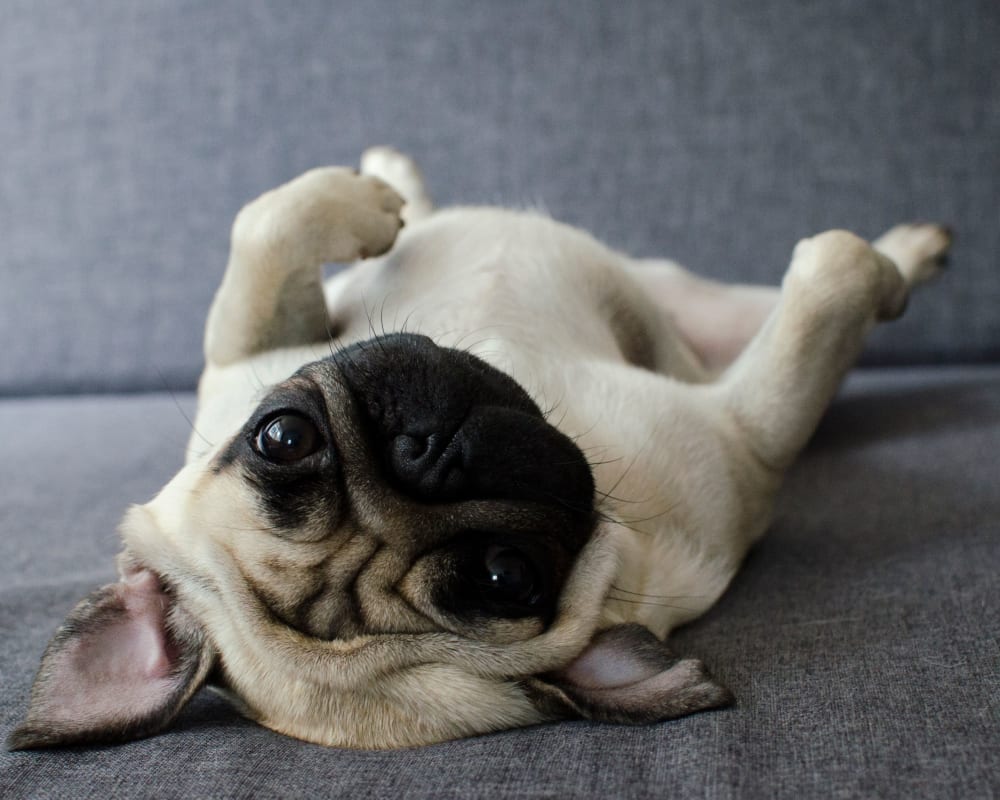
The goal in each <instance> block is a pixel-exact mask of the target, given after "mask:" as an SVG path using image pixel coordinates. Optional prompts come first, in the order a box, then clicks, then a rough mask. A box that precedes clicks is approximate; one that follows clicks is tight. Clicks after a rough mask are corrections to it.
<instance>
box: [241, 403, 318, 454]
mask: <svg viewBox="0 0 1000 800" xmlns="http://www.w3.org/2000/svg"><path fill="white" fill-rule="evenodd" d="M321 444H322V436H321V435H320V432H319V430H317V428H316V426H315V425H314V424H313V423H312V422H311V421H310V420H308V419H307V418H306V417H303V416H301V415H299V414H287V413H286V414H281V415H280V416H277V417H271V418H269V419H266V420H264V422H263V423H262V424H261V426H260V427H259V428H258V429H257V437H256V439H255V440H254V445H255V447H256V449H257V452H258V453H260V454H261V455H262V456H264V458H266V459H267V460H268V461H273V462H275V463H278V464H293V463H295V462H296V461H301V460H302V459H304V458H306V457H307V456H311V455H312V454H313V453H315V452H316V451H317V450H319V448H320V445H321Z"/></svg>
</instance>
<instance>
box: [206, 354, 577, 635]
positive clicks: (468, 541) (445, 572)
mask: <svg viewBox="0 0 1000 800" xmlns="http://www.w3.org/2000/svg"><path fill="white" fill-rule="evenodd" d="M210 473H211V477H209V478H207V480H208V481H212V480H213V479H216V480H217V482H221V483H225V484H229V483H231V482H232V481H233V480H235V481H236V482H238V483H239V484H240V485H241V486H243V487H244V489H243V490H242V491H240V492H239V498H238V500H237V499H236V498H231V499H230V500H229V502H231V503H233V502H238V503H240V504H241V505H242V507H241V509H240V511H241V513H240V518H241V519H242V520H244V521H246V520H252V521H253V522H252V524H251V525H250V526H249V527H250V528H251V529H252V530H250V531H247V532H246V535H245V536H243V538H242V539H239V537H233V536H232V535H230V533H231V532H230V533H226V534H225V535H224V537H223V538H224V539H225V541H226V542H227V543H228V544H229V545H230V546H231V552H230V555H231V557H232V559H233V564H234V567H235V569H237V570H238V571H239V572H240V573H241V574H242V577H243V578H244V579H245V580H246V584H247V586H248V587H249V589H250V591H251V592H253V593H254V595H255V596H256V597H257V598H258V599H259V600H260V603H261V604H262V605H263V606H264V607H265V608H266V609H267V610H268V612H269V613H270V614H272V615H273V616H274V618H275V619H277V620H279V621H280V622H281V623H283V624H284V625H287V626H288V627H289V628H292V629H294V630H296V631H299V632H300V633H302V634H304V635H306V636H309V637H313V638H317V639H322V640H334V639H341V640H342V639H350V638H353V637H357V636H361V635H365V634H384V633H419V632H427V631H438V630H444V631H450V632H453V633H458V634H461V635H463V636H467V637H470V638H475V639H483V640H486V641H504V642H506V641H513V640H518V639H527V638H529V637H531V636H535V635H537V634H539V633H541V632H542V631H543V630H544V629H545V628H546V626H547V625H548V624H549V623H551V621H552V619H553V617H554V614H555V610H556V603H557V600H558V598H559V596H560V592H561V589H562V586H563V584H564V582H565V580H566V577H567V575H568V574H569V571H570V569H571V568H572V566H573V564H574V561H575V560H576V557H577V555H578V554H579V552H580V550H581V549H582V548H583V546H584V544H585V543H586V542H587V540H588V539H589V537H590V534H591V532H592V529H593V524H594V522H593V520H594V500H593V498H594V486H593V481H592V479H591V475H590V470H589V468H588V465H587V462H586V461H585V459H584V457H583V455H582V454H581V453H580V451H579V449H578V448H577V447H576V446H575V445H574V444H573V443H572V442H571V441H570V440H569V439H568V438H567V437H566V436H564V435H563V434H561V433H559V432H558V431H557V430H556V429H555V428H553V427H552V426H551V425H549V424H548V423H547V422H546V421H545V419H544V417H543V415H542V413H541V411H540V410H539V408H538V407H537V406H536V405H535V404H534V403H533V402H532V401H531V399H530V398H529V397H528V396H527V395H526V394H525V392H524V391H523V390H522V389H521V388H520V386H518V385H517V384H516V383H515V382H514V381H513V380H511V379H510V378H508V377H507V376H505V375H503V374H501V373H500V372H497V371H496V370H494V369H492V368H491V367H489V366H487V365H486V364H484V363H483V362H482V361H479V360H478V359H476V358H474V357H472V356H469V355H467V354H465V353H462V352H459V351H455V350H448V349H443V348H439V347H437V346H436V345H434V344H433V343H431V341H430V340H429V339H426V338H423V337H417V336H408V335H394V336H389V337H383V338H381V339H378V340H375V341H371V342H367V343H363V344H360V345H355V346H353V347H351V348H349V349H347V350H345V351H343V352H341V353H339V354H338V355H336V356H335V357H333V358H331V359H329V360H326V361H322V362H318V363H314V364H311V365H309V366H307V367H306V368H304V369H303V370H301V371H300V372H299V373H298V374H297V375H296V376H295V377H293V378H292V379H291V380H289V381H287V382H285V383H284V384H283V385H281V386H280V387H278V388H276V389H275V390H274V391H272V392H271V393H270V394H269V396H268V397H267V398H266V399H265V400H264V401H263V402H262V403H261V404H260V406H259V408H258V409H257V410H256V412H255V413H254V414H253V415H252V416H251V417H250V419H249V420H248V421H247V422H246V424H245V426H244V427H243V430H242V431H240V433H239V434H237V435H236V436H235V437H234V438H233V439H232V441H231V442H229V444H228V445H227V446H225V447H224V449H222V451H221V452H219V453H218V454H217V455H216V456H215V458H214V459H213V460H212V463H211V467H210ZM237 524H239V523H237Z"/></svg>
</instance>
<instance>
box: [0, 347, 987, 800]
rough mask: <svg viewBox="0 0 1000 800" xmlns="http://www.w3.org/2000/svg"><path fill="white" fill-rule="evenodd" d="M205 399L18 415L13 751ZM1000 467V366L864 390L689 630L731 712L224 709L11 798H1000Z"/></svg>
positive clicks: (8, 760) (904, 375)
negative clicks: (38, 681)
mask: <svg viewBox="0 0 1000 800" xmlns="http://www.w3.org/2000/svg"><path fill="white" fill-rule="evenodd" d="M191 405H192V399H191V397H190V396H189V395H182V396H181V397H179V398H177V399H176V400H175V399H174V398H172V397H170V396H165V395H145V396H135V397H100V398H76V399H72V400H70V399H47V400H7V401H3V402H0V430H2V431H4V440H5V445H6V451H5V452H6V453H7V454H8V458H7V459H6V460H5V462H4V466H3V468H2V470H3V471H2V473H0V478H2V480H0V529H2V530H3V532H4V533H3V537H2V539H0V636H2V639H3V641H4V646H3V647H2V648H0V675H2V676H3V687H4V690H3V692H2V693H0V736H4V737H5V736H6V735H7V734H8V733H9V731H10V730H11V729H12V727H13V726H14V725H15V724H16V722H17V721H18V719H19V718H20V715H21V714H22V713H23V711H24V708H25V703H26V700H27V692H28V688H29V686H30V681H31V678H32V675H33V672H34V669H35V667H36V665H37V661H38V658H39V656H40V655H41V652H42V650H43V649H44V647H45V643H46V642H47V640H48V638H49V636H50V635H51V634H52V632H53V631H54V629H55V627H56V626H57V625H58V623H59V622H60V621H61V619H62V618H63V616H64V615H65V614H66V613H67V612H68V610H69V609H70V608H71V607H72V605H73V603H74V602H75V601H76V600H77V599H78V598H79V597H80V596H82V595H83V594H85V593H86V592H88V591H89V590H90V589H91V588H93V587H94V586H96V585H99V584H100V583H101V582H104V581H107V580H109V579H111V578H112V576H113V567H112V561H111V559H112V557H113V555H114V553H115V552H116V549H117V542H116V538H115V535H114V527H115V523H116V521H117V518H118V517H119V515H120V514H121V512H122V511H123V510H124V508H125V507H126V505H127V504H128V503H130V502H141V501H144V500H146V499H148V498H149V497H150V495H151V494H152V492H154V491H155V489H156V488H157V487H158V486H159V485H160V484H161V483H162V482H163V481H164V480H165V479H166V478H167V477H168V476H169V475H170V474H171V473H172V471H173V470H174V469H175V468H176V467H177V466H178V464H179V459H180V452H181V450H182V449H183V444H184V441H185V440H186V437H187V436H188V435H189V433H190V427H189V423H188V422H187V420H186V419H185V416H184V413H183V412H186V413H190V409H191ZM998 450H1000V368H997V367H989V368H986V367H982V368H934V369H920V370H898V369H897V370H889V369H882V370H878V371H864V372H860V373H857V374H855V375H854V376H853V378H852V379H851V381H850V383H849V385H848V387H847V388H846V390H845V391H844V392H843V394H842V396H841V397H840V399H839V400H838V401H837V402H836V403H835V404H834V406H833V408H832V410H831V411H830V413H829V414H828V416H827V418H826V419H825V421H824V422H823V424H822V425H821V427H820V430H819V432H818V433H817V436H816V437H815V439H814V441H813V443H812V444H811V446H810V448H809V449H808V451H807V453H806V455H805V457H804V458H803V459H802V460H801V462H800V463H799V464H798V465H797V466H796V467H795V468H794V469H793V470H792V473H791V475H790V478H789V481H788V483H787V486H786V488H785V490H784V491H783V493H782V497H781V502H780V505H779V510H778V514H777V518H776V521H775V524H774V526H773V529H772V531H771V532H770V533H769V534H768V536H767V537H766V538H765V539H764V541H763V542H762V543H761V544H760V545H759V546H758V547H757V548H756V549H755V550H754V551H753V552H752V553H751V555H750V557H749V558H748V561H747V563H746V565H745V568H744V570H743V571H742V572H741V573H740V574H739V575H738V576H737V578H736V580H735V581H734V583H733V585H732V586H731V587H730V589H729V591H728V592H727V593H726V594H725V595H724V597H723V598H722V600H721V602H720V603H719V604H718V605H717V606H716V607H715V608H714V609H713V610H712V611H710V612H709V614H708V615H707V616H706V617H704V618H702V619H701V620H700V621H698V622H695V623H694V624H692V625H690V626H688V627H687V628H684V629H681V630H680V631H679V632H678V634H677V635H676V636H675V638H674V646H675V648H676V649H677V651H678V652H680V653H683V654H685V655H693V656H697V657H699V658H702V659H703V660H705V661H706V663H707V664H708V665H709V666H710V667H711V669H712V670H713V671H714V672H715V674H716V675H717V676H718V677H719V678H720V679H721V680H722V681H723V682H725V683H726V684H727V685H728V686H729V687H730V688H731V689H732V690H733V692H734V693H735V694H736V697H737V704H736V706H735V707H733V708H730V709H726V710H722V711H716V712H710V713H706V714H702V715H697V716H693V717H689V718H686V719H682V720H677V721H674V722H669V723H664V724H660V725H654V726H648V727H638V728H627V727H617V726H602V725H594V724H588V723H563V724H558V725H547V726H542V727H538V728H532V729H523V730H516V731H509V732H506V733H501V734H496V735H492V736H484V737H479V738H475V739H470V740H465V741H459V742H451V743H447V744H443V745H438V746H434V747H427V748H420V749H414V750H406V751H399V752H353V751H348V750H336V749H325V748H322V747H317V746H313V745H309V744H305V743H302V742H298V741H295V740H292V739H288V738H285V737H283V736H279V735H277V734H274V733H271V732H269V731H266V730H264V729H262V728H259V727H257V726H255V725H253V724H252V723H250V722H247V721H245V720H243V719H242V718H240V717H239V716H238V715H237V714H236V713H235V712H234V711H233V710H232V709H230V708H229V707H228V706H227V705H226V704H225V703H224V702H223V701H222V700H220V699H218V698H217V697H215V696H213V695H211V694H209V693H206V692H203V693H202V694H201V695H199V696H198V697H197V698H196V699H195V701H194V702H193V703H192V705H191V706H190V707H189V708H188V710H187V711H186V712H185V713H184V714H183V716H182V718H181V720H180V722H179V723H178V724H177V725H176V726H175V727H174V728H173V729H172V730H170V731H169V732H167V733H166V734H163V735H161V736H158V737H155V738H152V739H148V740H144V741H140V742H134V743H131V744H127V745H122V746H117V747H94V748H74V749H68V750H61V751H52V752H26V753H2V754H0V796H3V797H32V798H50V797H51V798H57V797H70V796H71V797H74V798H105V799H107V798H125V797H149V796H155V797H161V798H191V797H219V798H222V797H267V796H282V797H307V796H330V797H341V796H342V797H358V796H361V797H379V798H381V797H386V798H424V797H426V798H456V799H458V798H461V799H462V800H468V799H469V798H495V797H507V796H510V797H514V796H516V797H594V798H607V797H622V798H627V797H635V798H662V797H711V798H729V797H789V798H791V797H794V798H802V797H823V798H829V797H845V798H847V797H881V798H894V797H899V798H913V797H970V798H971V797H989V796H994V795H995V794H997V793H1000V772H998V771H997V768H996V766H997V760H996V753H997V751H998V748H1000V671H998V663H997V644H998V641H1000V594H998V583H997V579H996V565H997V564H998V563H1000V522H998V520H1000V496H998V494H997V492H996V488H997V468H996V453H997V451H998Z"/></svg>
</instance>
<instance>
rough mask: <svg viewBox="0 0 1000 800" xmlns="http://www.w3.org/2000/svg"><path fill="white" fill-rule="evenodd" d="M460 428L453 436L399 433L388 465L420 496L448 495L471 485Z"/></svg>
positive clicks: (457, 493)
mask: <svg viewBox="0 0 1000 800" xmlns="http://www.w3.org/2000/svg"><path fill="white" fill-rule="evenodd" d="M464 449H465V441H464V437H463V436H462V433H461V430H459V431H458V432H457V433H455V434H454V435H452V436H448V435H446V434H441V433H432V434H430V435H422V434H419V433H417V434H414V433H400V434H397V435H396V436H395V437H394V438H393V440H392V443H391V445H390V449H389V465H390V467H391V469H392V471H393V473H394V474H395V475H396V478H397V480H398V481H399V482H400V483H401V484H402V486H403V488H404V489H407V490H409V491H411V492H413V493H414V494H416V495H417V496H419V497H424V498H447V497H455V496H458V495H461V494H463V492H464V491H465V490H466V489H467V487H468V481H467V479H466V475H465V463H464Z"/></svg>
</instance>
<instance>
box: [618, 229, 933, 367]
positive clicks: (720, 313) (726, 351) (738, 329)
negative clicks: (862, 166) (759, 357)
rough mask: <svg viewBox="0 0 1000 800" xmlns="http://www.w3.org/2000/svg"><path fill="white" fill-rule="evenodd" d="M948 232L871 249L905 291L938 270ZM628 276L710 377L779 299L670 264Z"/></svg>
mask: <svg viewBox="0 0 1000 800" xmlns="http://www.w3.org/2000/svg"><path fill="white" fill-rule="evenodd" d="M951 239H952V236H951V232H950V231H949V230H948V229H947V228H945V227H942V226H940V225H933V224H920V223H917V224H907V225H897V226H896V227H894V228H892V229H891V230H889V231H887V232H886V233H884V234H883V235H882V236H880V237H879V238H878V239H876V240H875V241H874V242H873V243H872V247H874V248H875V249H876V250H878V251H879V252H880V253H883V254H885V255H887V256H888V257H889V258H891V259H892V260H893V261H894V262H895V263H896V266H897V267H899V271H900V272H901V273H902V274H903V278H904V280H905V281H906V284H907V285H908V286H914V285H916V284H918V283H923V282H924V281H927V280H930V279H931V278H933V277H935V276H936V275H937V274H938V273H939V272H940V270H941V260H942V256H943V255H944V253H945V252H946V251H947V249H948V247H949V246H950V244H951ZM632 276H633V277H634V278H635V279H636V280H637V281H638V282H639V283H640V284H641V285H642V286H643V288H644V289H645V290H646V293H647V295H648V296H650V297H652V298H653V299H654V300H655V301H656V303H657V305H659V306H660V307H661V308H662V309H663V310H664V311H666V312H667V313H668V314H670V316H671V318H672V319H673V321H674V323H675V324H676V325H677V328H678V329H679V330H680V332H681V334H682V335H683V336H684V338H685V339H686V340H687V342H688V344H689V345H690V346H691V349H692V350H694V352H695V354H696V355H697V356H698V358H699V359H700V361H701V363H702V364H703V365H704V367H705V368H706V369H707V370H708V371H709V372H710V373H716V374H717V373H719V372H721V371H722V370H724V369H725V368H727V367H728V366H729V365H730V364H732V363H733V362H734V361H735V360H736V358H737V357H738V356H739V355H740V353H742V352H743V350H744V348H745V347H746V346H747V345H748V344H749V343H750V341H751V340H752V339H753V337H754V336H756V334H757V332H758V331H759V330H760V329H761V328H762V327H763V325H764V322H765V321H766V320H767V318H768V317H769V316H770V315H771V313H772V312H773V311H774V309H775V307H777V305H778V300H779V299H780V297H781V291H780V289H778V287H776V286H754V285H748V284H731V283H722V282H720V281H713V280H710V279H708V278H702V277H700V276H698V275H695V274H694V273H691V272H688V271H687V270H685V269H683V268H682V267H680V266H679V265H677V264H675V263H673V262H670V261H642V262H639V263H638V264H637V265H636V266H635V267H634V268H633V270H632Z"/></svg>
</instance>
